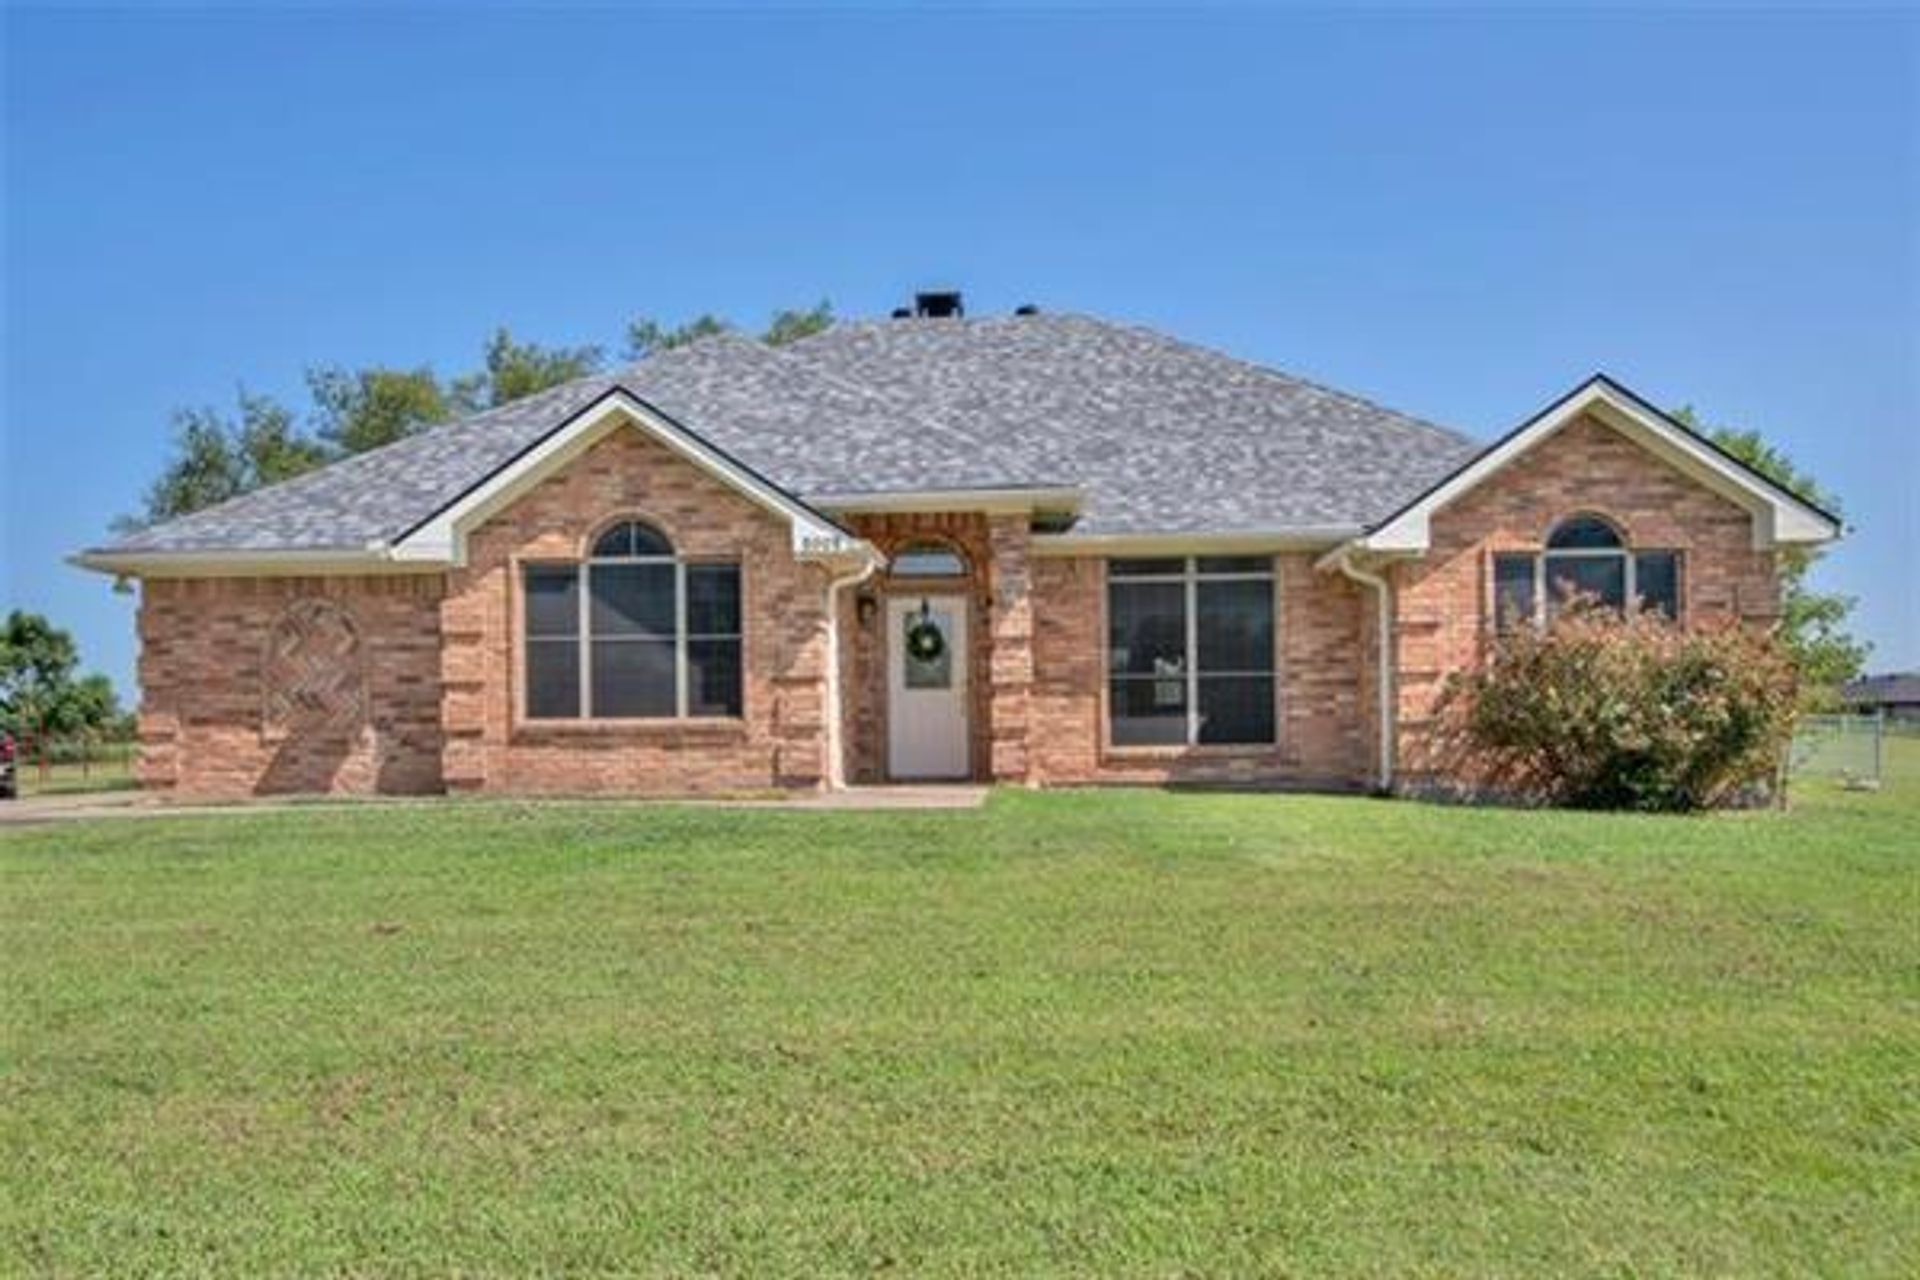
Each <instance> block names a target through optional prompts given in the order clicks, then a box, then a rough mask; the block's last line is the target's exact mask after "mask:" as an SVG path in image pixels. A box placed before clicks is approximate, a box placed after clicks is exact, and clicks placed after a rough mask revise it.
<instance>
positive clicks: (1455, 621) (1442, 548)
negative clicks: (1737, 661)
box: [1368, 417, 1780, 787]
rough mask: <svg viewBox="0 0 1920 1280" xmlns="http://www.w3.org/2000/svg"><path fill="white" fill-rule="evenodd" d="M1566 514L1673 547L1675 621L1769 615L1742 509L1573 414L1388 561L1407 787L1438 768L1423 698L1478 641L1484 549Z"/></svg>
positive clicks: (1771, 581) (1521, 537)
mask: <svg viewBox="0 0 1920 1280" xmlns="http://www.w3.org/2000/svg"><path fill="white" fill-rule="evenodd" d="M1579 512H1593V513H1595V514H1597V515H1601V516H1604V517H1606V518H1607V519H1608V520H1611V521H1612V522H1613V523H1614V524H1615V525H1616V526H1617V527H1618V528H1619V529H1620V530H1621V531H1622V532H1623V533H1624V534H1625V536H1626V539H1627V542H1628V545H1629V546H1630V547H1632V548H1637V549H1643V550H1656V549H1657V550H1677V551H1679V552H1681V553H1682V565H1681V614H1682V619H1683V621H1686V622H1689V623H1692V622H1703V621H1707V620H1709V619H1713V618H1741V619H1745V620H1748V621H1752V622H1757V623H1763V624H1765V623H1771V622H1772V621H1774V620H1775V619H1776V618H1777V616H1778V614H1779V607H1780V605H1779V600H1780V595H1779V584H1778V580H1777V578H1776V576H1775V572H1774V561H1773V556H1772V553H1770V552H1764V551H1756V550H1754V548H1753V525H1752V517H1751V516H1750V515H1749V514H1748V513H1747V512H1746V511H1745V510H1744V509H1742V508H1741V507H1739V506H1736V505H1735V504H1734V503H1732V502H1729V501H1728V500H1727V499H1725V498H1723V497H1721V496H1720V495H1719V494H1717V493H1715V492H1713V491H1712V490H1710V489H1708V488H1706V487H1705V486H1703V485H1701V484H1700V483H1698V482H1697V481H1695V480H1694V479H1692V478H1691V477H1689V476H1687V475H1685V474H1683V473H1682V472H1680V471H1678V470H1676V469H1675V468H1674V467H1672V466H1671V465H1669V464H1668V463H1666V462H1665V461H1663V460H1661V459H1660V458H1658V457H1656V456H1655V455H1654V454H1651V453H1649V452H1647V451H1646V450H1645V449H1643V448H1642V447H1640V446H1639V445H1638V444H1636V443H1635V442H1633V441H1631V440H1629V439H1628V438H1627V437H1625V436H1623V435H1621V434H1620V433H1619V432H1617V431H1615V430H1614V429H1613V428H1611V427H1609V426H1607V425H1606V424H1604V423H1602V422H1600V421H1598V420H1597V419H1594V418H1592V417H1583V418H1581V419H1578V420H1577V421H1575V422H1572V423H1570V424H1568V425H1567V426H1566V427H1564V428H1562V429H1561V430H1560V431H1558V432H1556V433H1555V434H1554V435H1552V436H1550V437H1548V438H1547V439H1546V440H1544V441H1542V442H1540V443H1539V444H1538V445H1536V446H1535V447H1534V448H1532V449H1531V450H1529V451H1528V452H1527V453H1525V454H1523V455H1522V456H1521V457H1519V458H1517V459H1515V460H1514V461H1513V462H1512V463H1511V464H1509V465H1508V466H1507V467H1505V468H1504V469H1502V470H1501V471H1499V472H1497V473H1496V474H1494V475H1493V476H1492V477H1490V478H1489V479H1488V480H1487V481H1486V482H1485V483H1483V484H1481V485H1478V486H1477V487H1475V488H1474V489H1473V490H1471V491H1470V492H1468V493H1466V494H1464V495H1462V496H1461V497H1460V498H1459V499H1458V500H1457V501H1455V502H1454V503H1452V504H1451V505H1449V506H1447V507H1446V508H1444V509H1442V510H1440V511H1438V512H1436V513H1435V514H1434V516H1433V521H1432V548H1431V550H1430V551H1429V552H1428V553H1427V555H1426V556H1425V557H1423V558H1422V559H1419V560H1414V561H1405V562H1400V563H1397V564H1395V565H1393V566H1392V567H1391V570H1390V572H1391V581H1392V582H1393V584H1394V600H1395V628H1394V643H1395V648H1396V654H1395V663H1394V667H1395V671H1396V673H1397V681H1396V691H1397V695H1398V699H1397V706H1398V730H1399V760H1400V768H1401V770H1402V776H1403V781H1404V782H1405V783H1406V784H1407V785H1409V786H1414V787H1418V786H1419V785H1420V784H1421V782H1422V780H1423V779H1431V778H1433V777H1435V776H1437V775H1440V774H1444V773H1446V772H1447V771H1448V762H1445V761H1441V760H1437V759H1435V758H1434V757H1435V751H1436V743H1435V741H1434V736H1433V728H1434V723H1433V711H1434V706H1435V702H1436V700H1437V699H1438V697H1439V695H1440V691H1441V688H1442V686H1443V685H1444V683H1445V680H1446V677H1447V675H1448V673H1450V672H1452V671H1456V670H1459V669H1461V668H1463V667H1467V666H1470V665H1472V664H1473V663H1475V662H1477V661H1478V660H1479V658H1480V657H1481V655H1482V654H1483V652H1484V651H1485V647H1486V645H1487V644H1488V643H1489V641H1490V640H1491V638H1492V635H1493V631H1492V616H1493V614H1492V599H1493V586H1492V575H1493V557H1494V554H1495V553H1496V552H1503V551H1538V550H1540V549H1541V547H1542V545H1543V544H1544V542H1545V539H1546V537H1547V534H1548V533H1549V531H1550V530H1551V529H1552V528H1553V526H1554V525H1556V524H1558V523H1559V522H1560V521H1561V520H1563V519H1565V518H1566V517H1567V516H1570V515H1573V514H1576V513H1579ZM1368 705H1369V706H1371V705H1372V704H1371V702H1369V703H1368Z"/></svg>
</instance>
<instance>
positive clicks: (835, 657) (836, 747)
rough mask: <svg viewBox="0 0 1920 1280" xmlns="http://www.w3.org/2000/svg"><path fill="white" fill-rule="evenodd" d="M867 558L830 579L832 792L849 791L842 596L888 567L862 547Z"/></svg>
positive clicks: (829, 787)
mask: <svg viewBox="0 0 1920 1280" xmlns="http://www.w3.org/2000/svg"><path fill="white" fill-rule="evenodd" d="M861 545H862V547H863V548H864V550H865V552H866V554H865V555H864V556H863V557H862V560H861V564H860V567H859V568H857V569H855V570H853V571H852V572H850V573H844V574H841V575H840V576H839V577H830V578H828V579H827V590H826V601H827V772H826V782H827V790H829V791H844V790H846V788H847V762H846V757H845V754H844V753H843V751H842V749H841V743H842V740H843V738H844V736H845V729H844V725H843V722H844V720H845V718H846V717H845V715H844V714H843V712H844V708H842V706H841V696H842V693H841V687H840V593H841V592H842V591H844V590H846V589H847V588H848V587H856V586H859V585H860V584H861V583H863V582H865V581H866V580H867V579H869V578H871V577H872V576H873V575H874V574H875V573H877V572H879V570H880V566H882V565H883V564H885V563H886V557H885V556H882V555H881V554H880V553H879V552H878V551H876V550H874V548H873V546H872V545H871V544H868V543H863V544H861Z"/></svg>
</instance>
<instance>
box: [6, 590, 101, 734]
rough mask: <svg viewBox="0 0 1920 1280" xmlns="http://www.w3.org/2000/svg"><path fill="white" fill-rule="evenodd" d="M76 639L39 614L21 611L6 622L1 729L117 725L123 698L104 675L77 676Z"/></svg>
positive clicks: (56, 730) (48, 730) (58, 730)
mask: <svg viewBox="0 0 1920 1280" xmlns="http://www.w3.org/2000/svg"><path fill="white" fill-rule="evenodd" d="M79 665H80V652H79V650H78V648H77V647H76V646H75V645H74V643H73V637H72V636H71V635H69V634H68V633H67V632H65V631H62V630H61V629H60V628H58V627H56V626H54V625H53V624H52V623H51V622H49V621H47V619H46V618H44V617H42V616H41V615H40V614H37V613H27V612H24V611H23V610H20V609H15V610H13V611H12V612H11V613H9V614H8V615H7V620H6V623H5V625H4V626H0V729H5V730H7V731H8V732H10V733H12V734H13V735H14V736H16V737H21V736H24V735H26V734H28V733H33V734H72V733H85V732H98V731H102V730H108V729H112V728H114V727H117V726H118V725H119V724H120V722H121V720H122V717H121V713H120V702H119V699H118V698H117V697H116V696H115V695H114V692H113V684H112V682H111V681H109V680H108V679H107V678H106V677H105V676H103V675H87V676H83V677H81V678H79V679H77V680H76V679H75V678H74V671H75V669H76V668H77V667H78V666H79Z"/></svg>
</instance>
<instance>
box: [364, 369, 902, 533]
mask: <svg viewBox="0 0 1920 1280" xmlns="http://www.w3.org/2000/svg"><path fill="white" fill-rule="evenodd" d="M621 427H630V428H633V429H635V430H639V431H643V432H645V433H646V434H647V435H648V436H650V437H652V438H653V439H655V440H657V441H659V442H660V443H661V444H663V445H665V446H666V447H667V448H669V449H671V450H672V451H673V452H674V453H676V454H678V455H679V456H680V457H682V458H684V459H686V460H687V461H688V462H689V463H691V464H692V465H694V466H696V467H699V468H700V469H701V470H702V471H705V472H706V473H707V474H709V475H711V476H713V477H714V478H716V479H718V480H719V481H721V482H722V483H723V484H726V485H727V486H728V487H729V488H731V489H733V490H734V491H735V492H737V493H740V494H741V495H743V496H744V497H746V498H748V499H749V500H750V501H752V502H754V503H756V504H758V505H759V506H761V507H763V508H765V509H766V510H768V511H771V512H773V513H774V514H775V515H778V516H781V517H783V518H784V519H785V520H786V521H787V524H788V528H789V530H790V531H791V534H792V546H793V554H794V555H795V556H796V557H797V558H800V559H803V560H833V559H852V560H861V559H866V558H870V557H871V556H872V555H873V554H874V553H873V551H872V548H871V547H869V546H868V545H867V544H866V543H865V542H863V541H861V540H860V539H858V538H855V537H853V536H852V535H850V534H849V533H847V532H846V530H844V529H842V528H840V527H839V526H838V525H836V524H834V523H833V522H832V521H831V520H829V519H827V518H826V517H825V516H823V515H821V514H820V513H818V512H816V511H814V510H813V509H812V508H810V507H808V506H807V505H806V504H804V503H802V502H800V501H799V500H797V499H795V498H794V497H792V496H791V495H789V494H787V493H784V492H782V491H781V490H780V489H778V488H776V487H774V486H773V485H771V484H769V483H767V481H765V480H763V479H762V478H761V477H759V476H758V475H756V474H754V473H753V472H752V471H750V470H748V469H747V468H746V467H743V466H741V465H740V464H739V463H738V462H735V461H734V460H733V459H732V458H729V457H727V456H726V455H725V454H724V453H722V452H720V451H719V450H718V449H715V448H714V447H713V446H712V445H709V444H707V443H706V442H705V441H704V440H701V439H700V438H699V437H697V436H695V435H694V434H693V433H691V432H689V431H687V430H686V429H685V428H683V427H681V426H679V425H678V424H676V423H674V422H671V421H669V420H668V419H666V418H665V417H663V416H661V415H660V414H659V413H657V412H656V411H655V410H653V409H652V408H650V407H649V406H648V405H646V404H645V403H643V402H642V401H640V400H639V399H637V398H635V397H634V396H633V395H631V394H629V393H628V392H626V391H624V390H621V389H619V388H615V389H614V390H612V391H609V392H608V393H607V394H606V395H604V396H602V397H601V398H600V399H599V400H597V401H595V402H594V403H593V404H592V405H590V406H588V407H587V408H586V409H585V410H583V411H582V412H580V413H579V414H577V415H576V416H575V417H574V419H573V420H572V421H571V422H569V423H567V424H566V425H565V426H564V427H562V428H560V429H559V430H557V431H555V432H553V433H551V434H550V435H548V436H547V437H546V438H545V439H543V440H541V441H540V442H539V443H538V444H536V445H534V446H533V447H532V448H530V449H528V450H527V451H526V452H525V453H523V454H521V455H520V456H519V457H518V458H516V459H514V460H513V461H512V462H511V463H509V464H508V465H507V466H505V467H502V468H501V469H500V470H499V471H496V472H495V473H494V474H493V475H491V476H489V477H487V479H486V480H484V481H482V482H481V483H480V484H478V485H476V486H475V487H474V488H473V489H471V490H470V491H468V492H467V493H466V494H465V495H463V496H462V497H461V498H460V499H459V500H458V501H456V502H454V503H452V504H451V505H449V506H447V507H446V508H444V509H443V510H441V511H440V512H438V513H437V514H436V515H434V517H433V518H432V519H430V520H428V521H427V522H426V523H424V524H422V525H420V526H419V527H418V528H417V529H414V530H413V531H412V532H410V533H408V534H407V535H406V536H405V537H404V538H402V539H401V540H400V541H399V542H397V543H395V544H394V545H393V546H392V548H391V549H390V550H389V554H390V555H391V556H392V557H393V558H394V559H395V560H397V561H407V560H426V561H432V562H435V563H439V564H456V565H458V564H465V563H466V535H467V533H468V531H469V530H471V529H473V528H474V527H476V526H477V525H479V524H481V523H482V522H484V521H485V520H486V519H487V518H488V517H489V516H491V515H493V514H494V513H496V512H498V511H500V510H501V509H502V508H504V507H506V506H508V505H509V504H511V503H512V502H513V501H514V500H515V499H516V498H519V497H521V496H522V495H524V494H525V493H526V492H527V491H529V490H530V489H532V488H533V487H534V486H535V485H536V484H538V483H540V481H542V480H544V479H545V478H546V477H547V476H549V475H551V474H553V473H554V472H555V471H556V470H558V469H559V468H561V467H562V466H564V465H566V463H568V462H570V461H571V460H573V459H574V458H575V457H578V456H579V455H580V454H581V453H584V452H585V451H586V450H587V449H588V448H590V447H592V446H593V445H594V444H596V443H598V442H599V441H600V440H602V439H604V438H605V437H606V436H607V435H609V434H610V433H612V432H613V431H616V430H618V429H620V428H621Z"/></svg>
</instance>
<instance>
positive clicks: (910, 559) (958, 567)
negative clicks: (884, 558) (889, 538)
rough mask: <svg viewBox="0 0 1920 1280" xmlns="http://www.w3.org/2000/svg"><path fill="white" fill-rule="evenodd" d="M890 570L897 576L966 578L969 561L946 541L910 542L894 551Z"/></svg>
mask: <svg viewBox="0 0 1920 1280" xmlns="http://www.w3.org/2000/svg"><path fill="white" fill-rule="evenodd" d="M889 572H891V573H892V574H893V576H894V577H896V578H964V577H966V576H967V562H966V561H965V560H963V559H961V558H960V553H959V552H958V551H955V550H954V549H953V548H952V547H950V546H948V545H947V544H946V543H944V542H909V543H908V544H907V545H906V546H904V547H901V548H900V549H899V550H898V551H896V552H894V553H893V558H892V561H891V562H890V565H889Z"/></svg>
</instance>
